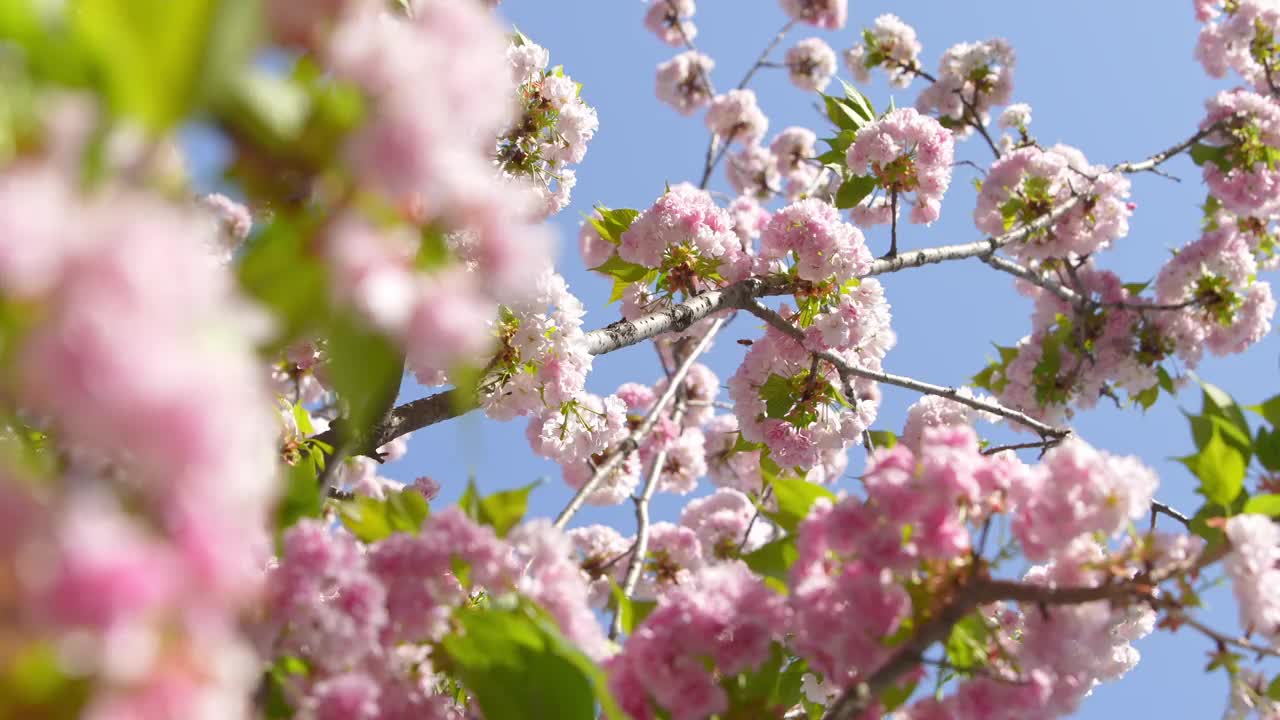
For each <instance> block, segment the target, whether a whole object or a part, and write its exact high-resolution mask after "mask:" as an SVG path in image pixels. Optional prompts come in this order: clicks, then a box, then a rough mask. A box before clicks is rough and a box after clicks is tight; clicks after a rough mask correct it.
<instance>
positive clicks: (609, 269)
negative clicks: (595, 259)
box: [591, 255, 649, 283]
mask: <svg viewBox="0 0 1280 720" xmlns="http://www.w3.org/2000/svg"><path fill="white" fill-rule="evenodd" d="M591 269H592V270H593V271H595V272H598V273H604V274H605V275H609V276H610V277H614V278H617V279H619V280H622V281H623V282H628V283H634V282H640V281H641V280H644V278H645V276H646V275H648V274H649V268H647V267H645V266H644V265H637V264H636V263H633V262H627V261H626V260H623V259H622V258H620V257H618V256H617V255H610V256H609V259H608V260H605V261H604V263H602V264H601V265H599V266H598V267H593V268H591Z"/></svg>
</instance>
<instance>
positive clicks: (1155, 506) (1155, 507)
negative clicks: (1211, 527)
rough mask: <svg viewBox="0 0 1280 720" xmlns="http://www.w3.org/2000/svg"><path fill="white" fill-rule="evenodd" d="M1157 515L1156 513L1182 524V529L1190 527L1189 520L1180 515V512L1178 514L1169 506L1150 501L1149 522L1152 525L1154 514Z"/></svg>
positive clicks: (1157, 501)
mask: <svg viewBox="0 0 1280 720" xmlns="http://www.w3.org/2000/svg"><path fill="white" fill-rule="evenodd" d="M1157 513H1158V514H1161V515H1168V516H1169V517H1171V518H1173V519H1174V520H1177V521H1178V522H1179V523H1182V526H1183V527H1185V528H1190V527H1191V518H1189V517H1187V516H1186V515H1184V514H1182V513H1181V512H1179V511H1178V510H1177V509H1176V508H1174V507H1171V506H1169V505H1166V504H1164V503H1162V502H1160V501H1159V500H1152V501H1151V522H1152V524H1154V523H1155V516H1156V514H1157Z"/></svg>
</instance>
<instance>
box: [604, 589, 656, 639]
mask: <svg viewBox="0 0 1280 720" xmlns="http://www.w3.org/2000/svg"><path fill="white" fill-rule="evenodd" d="M609 592H610V594H611V596H612V598H613V608H614V611H615V612H619V613H622V632H624V633H626V634H627V635H630V634H631V633H632V632H633V631H634V630H635V629H636V628H637V627H638V626H639V625H640V623H642V622H644V620H645V618H647V617H649V613H651V612H653V610H654V608H656V607H658V603H657V602H656V601H654V600H636V599H634V598H629V597H627V596H626V595H624V594H623V593H622V587H621V586H619V585H618V583H616V582H614V581H613V579H610V580H609Z"/></svg>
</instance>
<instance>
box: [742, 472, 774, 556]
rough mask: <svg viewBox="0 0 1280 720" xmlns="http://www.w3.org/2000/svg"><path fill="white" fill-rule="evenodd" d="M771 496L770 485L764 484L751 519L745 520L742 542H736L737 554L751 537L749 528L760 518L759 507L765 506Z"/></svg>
mask: <svg viewBox="0 0 1280 720" xmlns="http://www.w3.org/2000/svg"><path fill="white" fill-rule="evenodd" d="M772 496H773V486H772V485H768V486H766V487H765V489H764V490H763V491H762V492H761V493H760V499H759V500H758V501H757V503H756V511H755V512H754V513H753V514H752V515H751V520H749V521H748V522H747V529H746V531H745V532H743V533H742V542H740V543H738V554H739V555H741V554H742V551H743V550H744V549H746V547H747V539H748V538H750V537H751V530H752V529H753V528H755V526H756V521H757V520H759V519H760V510H761V508H763V507H764V506H765V503H767V502H769V498H770V497H772Z"/></svg>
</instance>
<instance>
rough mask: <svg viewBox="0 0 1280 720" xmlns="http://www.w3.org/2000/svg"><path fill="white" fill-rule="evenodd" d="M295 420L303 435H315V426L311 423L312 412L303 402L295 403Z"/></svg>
mask: <svg viewBox="0 0 1280 720" xmlns="http://www.w3.org/2000/svg"><path fill="white" fill-rule="evenodd" d="M293 422H294V424H295V425H297V426H298V432H299V433H302V434H303V435H314V434H315V432H316V429H315V426H313V425H312V424H311V413H309V412H307V409H306V408H304V407H302V404H301V403H294V404H293Z"/></svg>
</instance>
